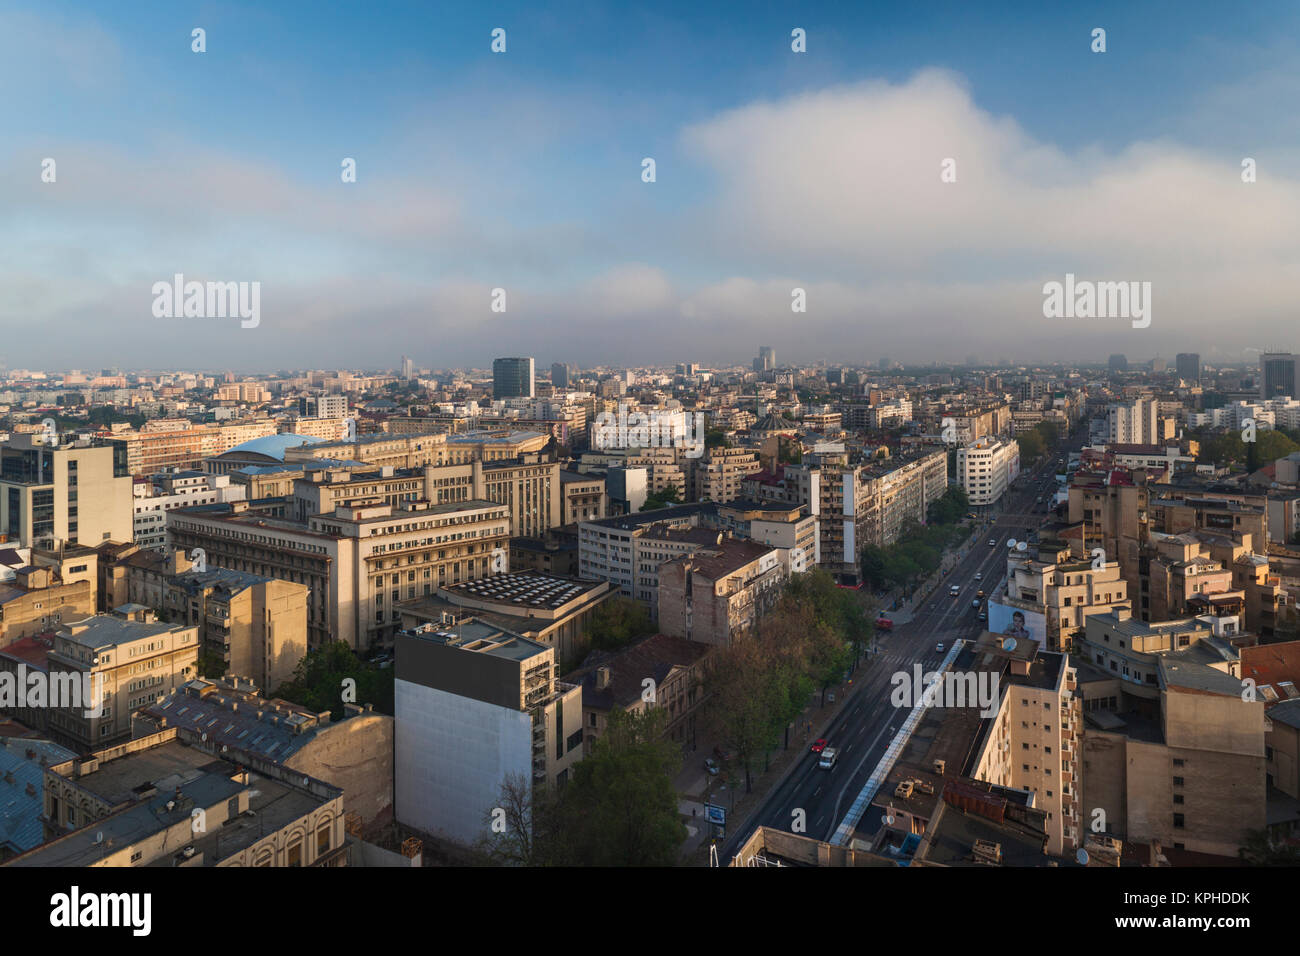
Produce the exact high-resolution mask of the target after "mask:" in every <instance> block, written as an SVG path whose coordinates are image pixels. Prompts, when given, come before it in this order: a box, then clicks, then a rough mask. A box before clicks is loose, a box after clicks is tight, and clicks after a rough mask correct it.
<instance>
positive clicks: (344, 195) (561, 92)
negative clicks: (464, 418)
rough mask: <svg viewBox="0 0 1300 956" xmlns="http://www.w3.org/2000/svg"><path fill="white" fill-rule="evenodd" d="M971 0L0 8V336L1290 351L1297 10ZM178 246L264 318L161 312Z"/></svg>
mask: <svg viewBox="0 0 1300 956" xmlns="http://www.w3.org/2000/svg"><path fill="white" fill-rule="evenodd" d="M999 6H1000V9H997V10H986V9H982V7H983V5H980V4H971V3H952V4H928V5H923V6H915V7H914V6H912V5H900V4H876V3H868V4H860V3H854V4H849V3H845V4H820V3H819V4H765V3H758V4H746V5H743V6H741V5H732V4H728V5H716V6H715V7H713V8H710V9H705V10H701V9H699V8H698V5H696V4H688V3H666V4H665V3H657V4H653V5H648V4H646V5H641V4H596V3H591V4H546V5H539V4H478V3H474V4H469V3H466V4H437V5H433V4H423V3H419V4H416V3H411V4H405V3H381V4H375V5H372V6H353V5H335V4H329V5H323V4H319V3H316V4H307V3H280V4H275V5H274V9H262V8H260V7H259V6H255V5H252V4H226V3H197V4H185V3H131V4H121V5H107V4H78V3H61V2H57V0H56V2H47V3H44V4H41V5H39V6H37V5H33V4H25V5H24V4H7V3H3V2H0V27H2V29H0V80H2V81H3V84H2V86H3V89H5V90H6V91H8V93H7V95H6V96H5V97H4V98H3V100H0V102H2V103H3V106H0V129H3V130H4V131H5V133H4V136H3V139H0V217H2V218H3V223H4V226H5V230H4V239H3V240H0V242H3V243H4V255H0V288H3V289H4V290H5V291H6V293H7V294H5V295H3V296H0V325H3V326H4V327H5V343H6V344H5V348H4V354H3V358H4V360H5V361H6V362H7V363H8V365H9V366H10V367H17V366H20V365H28V366H41V367H53V368H60V367H83V366H85V367H90V366H108V365H120V366H123V367H205V368H212V367H225V366H235V367H240V368H247V369H257V368H278V367H304V366H345V365H346V366H354V367H357V366H359V367H389V366H392V365H394V364H396V362H397V361H398V358H399V357H400V356H401V355H402V354H409V355H411V356H412V357H414V358H415V359H416V362H417V364H419V365H424V366H433V367H444V366H452V365H477V366H485V365H488V364H489V363H490V361H491V358H492V357H493V356H494V355H495V354H497V353H498V352H499V351H500V350H501V347H502V345H503V344H504V343H509V344H510V346H511V348H510V349H509V351H512V352H520V351H525V350H527V351H529V352H531V353H532V354H535V355H536V356H537V358H538V360H539V361H540V362H543V363H545V362H549V361H551V360H560V359H565V360H569V361H577V362H579V363H582V364H605V363H608V364H616V363H635V364H640V363H651V362H669V361H679V360H695V361H703V362H722V361H741V360H744V359H745V358H746V357H747V356H749V355H751V354H753V353H754V352H755V351H756V347H757V344H758V343H759V342H764V343H769V342H770V343H771V344H774V345H776V346H777V347H778V349H779V350H780V352H781V354H782V355H783V356H785V357H788V358H790V359H792V360H805V361H815V360H818V359H823V358H825V359H827V360H832V361H837V362H843V361H868V360H873V359H874V358H876V357H878V356H879V355H881V354H888V355H891V356H893V357H897V358H905V359H908V360H911V361H925V360H937V361H945V360H958V359H961V358H963V357H964V356H966V355H967V354H969V353H975V354H977V355H982V356H984V357H987V358H994V357H998V356H1002V355H1008V356H1011V357H1013V358H1017V359H1022V360H1026V361H1028V360H1047V359H1052V358H1064V357H1078V358H1093V357H1101V358H1104V357H1105V356H1106V355H1107V354H1109V353H1110V352H1117V351H1122V352H1127V353H1129V354H1130V355H1131V356H1133V357H1150V356H1151V355H1155V354H1162V355H1166V356H1171V355H1172V354H1173V353H1174V352H1175V351H1181V350H1186V349H1199V350H1201V351H1202V352H1204V353H1206V354H1207V356H1211V355H1214V354H1215V350H1216V349H1217V350H1219V352H1220V354H1221V356H1222V357H1224V358H1229V357H1236V356H1238V355H1240V354H1241V352H1242V350H1243V349H1245V348H1258V347H1264V346H1273V345H1286V346H1300V343H1296V342H1294V341H1292V338H1293V337H1294V332H1293V329H1294V327H1295V322H1294V319H1293V313H1292V310H1291V308H1290V302H1291V301H1292V299H1293V298H1294V297H1293V295H1292V294H1291V289H1292V288H1294V286H1295V279H1297V278H1300V262H1298V261H1297V259H1298V257H1300V253H1298V252H1297V250H1298V249H1300V246H1298V245H1297V243H1296V241H1295V240H1296V239H1297V238H1298V237H1297V235H1296V231H1297V225H1296V224H1297V223H1298V222H1300V217H1298V216H1297V215H1296V213H1297V212H1300V209H1297V205H1300V202H1298V197H1300V188H1298V185H1297V179H1298V177H1300V149H1298V148H1297V147H1300V143H1298V142H1297V136H1298V135H1300V133H1298V132H1297V130H1298V129H1300V127H1297V124H1295V123H1294V122H1293V121H1292V118H1291V117H1292V113H1293V105H1294V103H1295V102H1296V101H1297V94H1298V93H1300V70H1297V66H1300V50H1298V49H1297V41H1296V39H1295V38H1296V37H1297V36H1300V34H1298V33H1297V31H1296V29H1295V27H1296V26H1297V19H1298V18H1300V15H1298V13H1297V9H1296V7H1295V5H1294V4H1282V3H1262V4H1250V5H1246V6H1243V7H1240V8H1235V7H1234V8H1232V9H1230V10H1228V9H1224V8H1222V7H1220V6H1219V5H1214V4H1195V3H1192V4H1188V3H1179V4H1172V3H1171V4H1095V5H1075V4H1069V5H1066V4H1060V5H1057V4H1042V3H1034V4H1030V3H1025V4H1008V5H999ZM194 27H202V28H203V29H205V30H206V32H207V51H206V52H205V53H203V54H196V53H193V52H191V49H190V31H191V30H192V29H193V28H194ZM494 27H503V28H505V29H506V31H507V51H506V53H504V54H499V55H498V54H493V53H492V52H491V51H490V49H489V44H490V39H491V38H490V31H491V30H492V29H493V28H494ZM794 27H801V28H803V29H804V30H806V31H807V37H808V40H807V46H808V51H807V53H804V54H795V53H793V52H792V51H791V49H790V31H791V29H792V28H794ZM1094 27H1102V28H1104V29H1105V30H1106V42H1107V50H1106V52H1105V53H1104V54H1096V53H1093V52H1092V51H1091V49H1090V43H1091V37H1090V34H1091V31H1092V29H1093V28H1094ZM647 156H649V157H653V158H654V159H655V161H656V164H657V181H656V182H654V183H643V182H642V181H641V177H640V171H641V160H642V158H643V157H647ZM46 157H52V158H54V159H55V160H56V162H57V164H58V165H57V181H56V182H54V183H42V182H41V181H40V168H41V161H42V160H43V159H44V158H46ZM343 157H353V158H355V159H356V161H357V164H358V181H357V182H356V183H355V184H344V183H341V182H340V179H339V164H340V161H341V160H342V159H343ZM945 157H955V159H956V163H957V169H958V180H957V182H956V183H949V184H941V183H940V182H939V176H938V165H939V162H940V160H942V159H943V158H945ZM1243 157H1252V158H1254V159H1255V160H1256V161H1257V163H1258V165H1259V180H1258V182H1256V183H1253V184H1249V185H1247V184H1243V183H1242V182H1241V181H1240V163H1241V161H1242V158H1243ZM176 272H182V273H184V274H186V275H187V277H190V278H195V279H199V280H204V279H212V280H222V281H227V280H230V281H242V280H248V281H260V282H261V283H262V318H261V322H260V324H259V325H258V327H257V328H256V329H243V330H241V329H240V328H239V327H238V323H237V322H234V323H232V322H230V321H227V320H221V319H195V318H191V319H156V318H154V317H153V315H152V313H151V310H150V303H151V296H150V288H151V286H152V284H153V283H154V282H155V281H158V280H163V279H166V280H169V279H170V278H171V276H172V275H173V274H174V273H176ZM1066 272H1074V273H1077V274H1079V275H1081V276H1088V277H1092V278H1096V279H1098V280H1145V281H1151V282H1152V283H1153V286H1154V288H1155V290H1156V291H1155V293H1154V308H1153V312H1154V321H1153V323H1152V326H1151V327H1150V328H1148V329H1143V330H1133V329H1131V328H1129V326H1128V324H1127V323H1125V322H1113V321H1112V322H1109V324H1108V323H1106V322H1104V321H1103V322H1098V321H1092V322H1090V323H1089V322H1073V323H1062V322H1055V323H1053V322H1049V321H1047V320H1044V319H1043V317H1042V313H1041V305H1042V295H1041V287H1042V285H1043V283H1044V282H1045V281H1049V280H1051V279H1060V278H1061V277H1062V276H1063V275H1064V273H1066ZM795 286H798V287H801V288H805V289H806V290H807V291H808V301H809V308H808V312H807V313H806V314H792V313H791V312H790V308H789V301H790V289H791V288H793V287H795ZM497 287H500V288H505V289H506V290H507V295H508V303H509V304H508V307H507V312H506V313H505V314H504V315H499V314H494V313H491V312H490V311H489V309H488V302H489V295H490V290H491V289H492V288H497ZM1225 317H1230V318H1231V319H1232V320H1233V321H1232V322H1231V323H1227V324H1226V325H1225V323H1224V319H1225ZM56 330H57V331H56Z"/></svg>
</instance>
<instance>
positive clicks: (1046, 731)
mask: <svg viewBox="0 0 1300 956" xmlns="http://www.w3.org/2000/svg"><path fill="white" fill-rule="evenodd" d="M970 669H971V670H973V671H975V672H979V673H984V674H989V675H991V677H990V678H986V679H995V680H994V686H995V687H996V689H997V694H998V701H997V712H996V714H995V715H994V716H993V717H992V718H991V719H989V720H986V721H985V726H986V730H985V733H984V735H983V738H982V739H981V740H980V742H979V744H978V750H977V752H976V757H975V759H974V767H975V769H974V771H973V772H972V773H971V776H972V777H974V778H975V779H977V780H982V781H986V782H988V783H990V784H994V785H996V786H1002V787H1009V788H1013V789H1017V790H1025V791H1028V792H1030V793H1032V794H1033V795H1034V796H1033V801H1034V803H1033V805H1034V806H1035V807H1038V808H1039V809H1041V810H1045V811H1046V814H1047V820H1046V830H1047V841H1046V845H1045V846H1044V849H1045V850H1046V852H1048V853H1050V854H1053V855H1057V856H1060V855H1063V854H1065V853H1067V852H1071V851H1073V850H1074V848H1075V847H1077V846H1079V845H1080V844H1081V843H1082V841H1083V827H1082V821H1083V820H1085V819H1086V817H1085V814H1084V812H1083V803H1082V801H1081V800H1080V796H1079V775H1080V761H1079V744H1078V741H1079V737H1080V734H1081V732H1082V729H1083V728H1082V722H1081V715H1082V708H1081V707H1080V702H1079V699H1078V696H1077V690H1076V682H1077V676H1076V671H1075V668H1074V666H1073V665H1072V664H1071V662H1070V657H1069V655H1067V654H1062V653H1057V652H1053V651H1043V650H1039V648H1038V645H1037V642H1035V641H1031V640H1020V639H1017V640H1015V641H1013V642H1011V641H1007V639H1006V638H1003V637H1000V636H998V635H994V634H990V633H988V632H987V631H986V632H985V633H984V634H983V635H982V636H981V637H980V639H979V641H978V642H976V645H975V647H974V660H973V661H972V662H971V667H970Z"/></svg>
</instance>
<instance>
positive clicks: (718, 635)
mask: <svg viewBox="0 0 1300 956" xmlns="http://www.w3.org/2000/svg"><path fill="white" fill-rule="evenodd" d="M786 578H787V572H786V566H785V564H784V563H783V562H782V561H781V556H780V553H779V552H778V551H777V550H776V549H775V548H769V547H766V546H765V545H761V544H757V543H755V542H752V541H742V540H740V539H738V538H723V539H722V540H720V541H719V542H718V543H717V544H716V545H714V546H707V547H702V548H699V549H697V550H696V551H694V552H692V553H691V554H689V555H684V556H682V557H680V558H675V559H673V560H671V561H667V562H665V563H664V564H662V565H660V567H659V615H658V620H659V629H660V630H661V631H663V633H665V634H670V635H672V636H674V637H684V638H686V639H688V640H692V641H699V642H700V643H703V644H714V645H720V646H722V647H727V646H729V645H730V644H731V643H732V641H734V640H736V639H737V638H738V637H744V636H746V635H748V634H749V633H750V632H751V631H752V630H753V628H754V627H755V625H756V624H757V623H758V620H759V618H761V617H762V616H763V615H764V614H765V613H767V611H769V610H770V609H771V608H772V606H773V605H774V604H775V603H776V600H777V598H778V597H779V596H780V593H781V588H782V586H783V585H784V584H785V581H786Z"/></svg>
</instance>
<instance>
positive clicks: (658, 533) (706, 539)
mask: <svg viewBox="0 0 1300 956" xmlns="http://www.w3.org/2000/svg"><path fill="white" fill-rule="evenodd" d="M714 514H716V509H715V508H714V507H713V506H712V505H708V504H694V505H681V506H678V507H675V508H661V509H658V510H656V511H650V512H643V513H640V514H630V515H625V516H621V517H613V518H603V519H601V520H599V521H584V522H582V523H581V524H580V525H578V576H579V577H581V578H583V579H584V580H588V581H608V582H609V583H610V584H611V585H613V586H614V587H617V588H618V589H619V591H620V593H622V594H623V595H624V596H625V597H629V598H633V599H634V600H637V601H641V602H642V603H643V604H645V605H646V607H647V608H649V610H650V613H651V614H652V615H655V614H658V613H659V566H660V565H661V564H663V563H664V562H665V561H670V560H672V559H673V558H677V557H681V556H682V555H684V554H690V553H691V552H693V551H695V550H697V549H698V548H700V547H703V546H704V545H708V544H714V545H716V544H717V543H718V537H719V535H718V532H717V531H714V530H711V529H709V528H706V527H704V525H705V524H706V523H708V522H710V521H712V520H713V515H714Z"/></svg>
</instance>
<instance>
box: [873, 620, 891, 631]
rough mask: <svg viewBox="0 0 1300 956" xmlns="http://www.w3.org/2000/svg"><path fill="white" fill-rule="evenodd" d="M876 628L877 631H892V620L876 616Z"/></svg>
mask: <svg viewBox="0 0 1300 956" xmlns="http://www.w3.org/2000/svg"><path fill="white" fill-rule="evenodd" d="M876 629H877V630H879V631H892V630H893V629H894V622H893V621H891V620H890V619H889V618H887V617H878V618H876Z"/></svg>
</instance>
